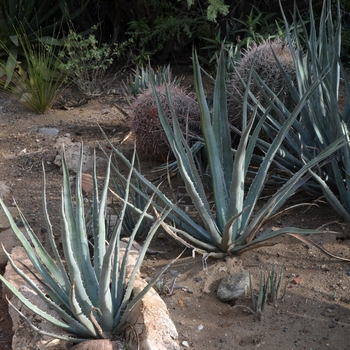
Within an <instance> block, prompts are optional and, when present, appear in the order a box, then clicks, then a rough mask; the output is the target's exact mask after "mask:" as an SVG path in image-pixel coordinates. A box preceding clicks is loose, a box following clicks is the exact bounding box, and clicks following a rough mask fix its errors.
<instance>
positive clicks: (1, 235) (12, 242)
mask: <svg viewBox="0 0 350 350" xmlns="http://www.w3.org/2000/svg"><path fill="white" fill-rule="evenodd" d="M20 230H21V231H22V232H23V233H24V234H25V235H26V234H27V233H26V230H25V229H24V228H20ZM0 242H1V243H2V245H3V246H4V248H5V250H6V251H7V252H8V253H11V251H12V249H13V248H14V247H16V246H19V245H20V244H21V243H20V241H19V239H18V238H17V236H16V235H15V234H14V232H13V231H12V229H11V228H9V229H7V230H5V231H0ZM7 261H8V259H7V256H6V254H5V252H4V250H3V249H2V247H0V268H1V269H3V268H4V267H5V265H6V264H7Z"/></svg>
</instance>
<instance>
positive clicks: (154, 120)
mask: <svg viewBox="0 0 350 350" xmlns="http://www.w3.org/2000/svg"><path fill="white" fill-rule="evenodd" d="M156 90H157V94H158V96H159V99H160V102H161V104H162V107H163V110H164V112H165V115H166V117H167V119H168V121H169V123H170V124H171V125H172V118H171V107H170V106H169V103H168V101H167V97H166V88H165V86H164V85H162V86H158V87H157V88H156ZM170 91H171V95H172V97H173V99H172V102H173V106H174V110H175V114H176V116H177V119H178V122H179V124H180V126H181V130H182V132H183V134H184V135H185V138H187V140H188V141H190V143H191V140H192V139H194V138H195V137H196V135H200V134H201V122H200V111H199V106H198V102H197V100H196V97H195V94H193V93H191V92H188V91H187V90H185V89H183V88H181V87H179V86H175V85H174V84H171V85H170ZM130 128H131V130H132V132H133V134H134V135H135V138H136V146H137V148H138V149H142V154H143V155H145V156H147V157H149V158H151V159H153V160H159V161H166V160H167V159H168V155H170V158H173V155H172V153H171V147H170V145H169V141H168V138H167V136H166V134H165V132H164V130H163V127H162V124H161V122H160V119H159V116H158V107H157V103H156V99H155V97H154V94H153V91H152V88H149V89H147V90H144V91H143V92H142V93H141V94H139V95H138V96H137V99H136V100H135V101H134V102H133V103H132V105H131V119H130Z"/></svg>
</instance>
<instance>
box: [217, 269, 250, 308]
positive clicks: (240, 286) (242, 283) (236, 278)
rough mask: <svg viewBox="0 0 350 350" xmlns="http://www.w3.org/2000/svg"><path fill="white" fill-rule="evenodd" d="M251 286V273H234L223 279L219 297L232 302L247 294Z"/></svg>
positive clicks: (218, 293)
mask: <svg viewBox="0 0 350 350" xmlns="http://www.w3.org/2000/svg"><path fill="white" fill-rule="evenodd" d="M248 286H249V273H248V272H246V271H243V272H239V273H234V274H232V275H229V276H227V277H225V278H223V279H222V280H221V282H220V284H219V287H218V291H217V297H218V298H219V299H220V300H222V301H231V300H235V299H237V298H239V297H240V296H241V295H244V294H246V292H247V290H248Z"/></svg>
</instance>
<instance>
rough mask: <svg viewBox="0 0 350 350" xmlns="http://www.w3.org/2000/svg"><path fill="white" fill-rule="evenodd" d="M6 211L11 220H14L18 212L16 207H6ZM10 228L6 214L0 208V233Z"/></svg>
mask: <svg viewBox="0 0 350 350" xmlns="http://www.w3.org/2000/svg"><path fill="white" fill-rule="evenodd" d="M7 209H8V211H9V212H10V214H11V216H12V217H13V218H16V217H17V216H18V210H17V208H16V207H8V208H7ZM10 226H11V225H10V222H9V221H8V219H7V216H6V214H5V213H4V211H3V210H2V207H0V231H3V230H6V229H8V228H9V227H10Z"/></svg>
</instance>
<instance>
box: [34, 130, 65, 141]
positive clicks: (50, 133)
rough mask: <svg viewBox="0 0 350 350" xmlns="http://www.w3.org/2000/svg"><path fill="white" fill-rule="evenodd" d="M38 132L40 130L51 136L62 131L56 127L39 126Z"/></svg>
mask: <svg viewBox="0 0 350 350" xmlns="http://www.w3.org/2000/svg"><path fill="white" fill-rule="evenodd" d="M37 132H40V133H41V134H48V135H51V136H57V135H58V133H59V132H60V131H59V130H58V129H56V128H39V129H38V130H37ZM37 142H38V141H37Z"/></svg>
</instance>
